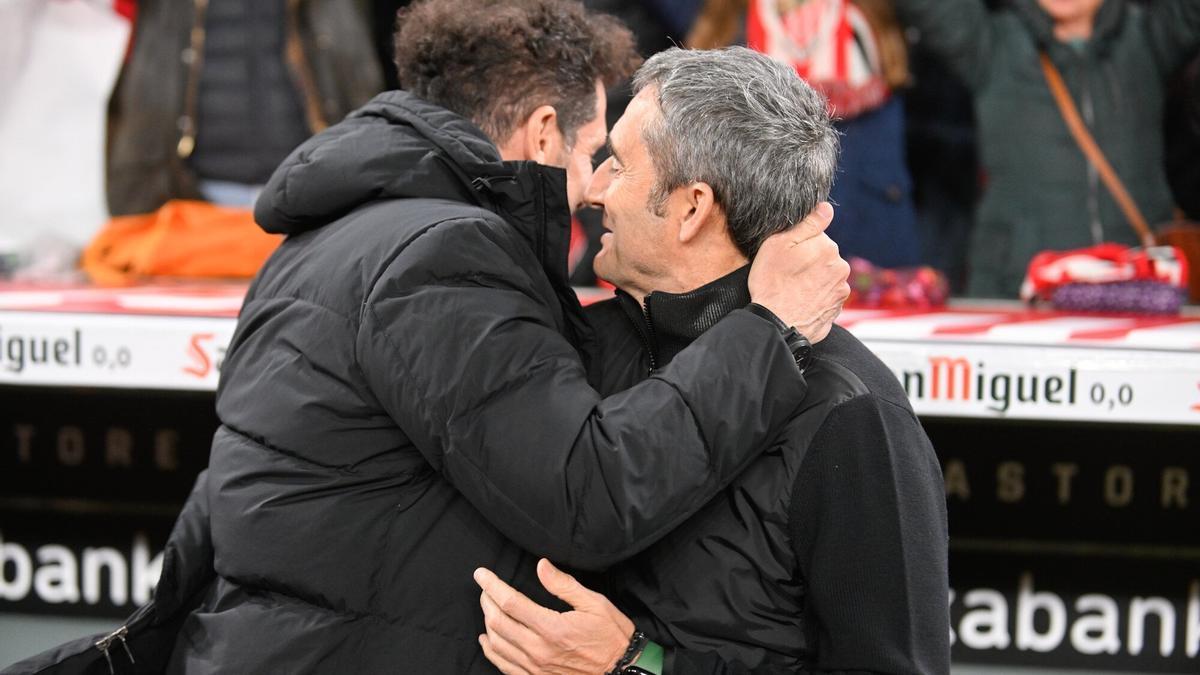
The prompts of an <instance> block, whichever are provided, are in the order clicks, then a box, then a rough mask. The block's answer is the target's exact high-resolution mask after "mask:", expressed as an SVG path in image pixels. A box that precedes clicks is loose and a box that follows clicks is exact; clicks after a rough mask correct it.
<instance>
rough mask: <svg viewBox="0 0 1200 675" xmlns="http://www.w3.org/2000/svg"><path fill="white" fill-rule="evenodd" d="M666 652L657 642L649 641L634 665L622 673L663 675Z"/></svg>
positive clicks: (627, 674) (634, 661)
mask: <svg viewBox="0 0 1200 675" xmlns="http://www.w3.org/2000/svg"><path fill="white" fill-rule="evenodd" d="M665 656H666V651H665V650H664V649H663V646H662V645H660V644H658V643H657V642H654V641H651V640H647V641H646V645H645V646H644V647H642V651H641V652H639V653H638V655H637V658H635V659H634V660H633V663H631V664H629V666H627V667H626V668H625V670H624V671H622V672H623V673H624V674H625V675H663V673H664V672H666V671H665V670H664V659H665Z"/></svg>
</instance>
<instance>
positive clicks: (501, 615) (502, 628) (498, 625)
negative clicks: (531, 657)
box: [479, 591, 541, 645]
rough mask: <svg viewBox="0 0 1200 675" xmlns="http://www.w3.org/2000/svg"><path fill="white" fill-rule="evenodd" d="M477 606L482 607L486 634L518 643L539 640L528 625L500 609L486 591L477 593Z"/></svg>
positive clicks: (526, 643) (530, 642)
mask: <svg viewBox="0 0 1200 675" xmlns="http://www.w3.org/2000/svg"><path fill="white" fill-rule="evenodd" d="M479 606H480V607H482V608H483V623H484V625H485V626H487V631H488V635H492V636H498V637H500V638H503V639H504V640H505V641H507V642H510V643H515V644H519V645H521V644H523V645H529V644H534V643H536V642H537V641H540V640H541V638H540V637H538V635H537V634H535V633H534V632H533V631H532V630H530V629H529V627H528V626H526V625H525V624H522V623H520V622H518V621H516V620H514V619H513V618H512V617H511V616H509V615H508V614H506V613H505V612H504V610H502V609H500V606H499V605H497V604H496V602H495V600H493V599H492V597H491V596H489V595H488V594H487V592H486V591H485V592H483V593H481V594H480V595H479Z"/></svg>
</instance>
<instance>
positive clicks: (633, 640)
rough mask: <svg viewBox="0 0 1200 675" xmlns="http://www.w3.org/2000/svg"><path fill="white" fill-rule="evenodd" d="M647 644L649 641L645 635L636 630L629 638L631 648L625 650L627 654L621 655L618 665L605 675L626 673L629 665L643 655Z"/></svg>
mask: <svg viewBox="0 0 1200 675" xmlns="http://www.w3.org/2000/svg"><path fill="white" fill-rule="evenodd" d="M647 642H649V641H648V640H647V639H646V634H645V633H643V632H642V631H640V630H634V631H633V635H631V636H630V637H629V646H627V647H626V648H625V653H624V654H622V655H621V658H619V659H617V663H616V665H614V666H613V667H612V668H611V669H610V670H609V671H608V672H607V673H605V674H604V675H621V673H624V672H626V669H627V668H628V667H629V665H630V664H631V663H633V662H634V661H635V660H636V659H637V658H638V657H639V656H640V655H641V653H642V650H643V649H644V648H645V647H646V643H647Z"/></svg>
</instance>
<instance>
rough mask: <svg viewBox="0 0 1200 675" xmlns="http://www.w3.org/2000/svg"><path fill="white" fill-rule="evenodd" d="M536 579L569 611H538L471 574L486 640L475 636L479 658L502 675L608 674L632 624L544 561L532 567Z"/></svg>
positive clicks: (491, 578)
mask: <svg viewBox="0 0 1200 675" xmlns="http://www.w3.org/2000/svg"><path fill="white" fill-rule="evenodd" d="M537 573H538V579H540V580H541V582H542V585H543V586H545V587H546V590H547V591H550V592H551V593H553V594H554V595H555V596H557V597H558V598H560V599H562V600H563V601H564V602H566V603H567V604H568V605H570V606H571V607H572V610H571V611H569V612H556V611H554V610H552V609H549V608H546V607H542V606H541V605H539V604H537V603H536V602H534V601H532V600H530V599H529V598H528V597H527V596H525V595H524V594H522V593H521V592H519V591H517V590H516V589H515V588H513V587H512V586H509V585H508V584H506V583H504V582H503V581H501V580H500V578H499V577H497V576H496V575H495V574H493V573H492V572H491V571H490V570H486V569H484V568H479V569H477V570H475V575H474V576H475V583H477V584H479V587H480V588H482V589H483V593H482V594H481V595H480V596H479V604H480V606H481V607H483V618H484V624H485V625H486V626H487V634H485V635H480V636H479V644H480V645H481V646H482V647H483V653H484V655H485V656H487V658H488V660H489V661H491V662H492V665H494V666H496V667H497V668H499V669H500V671H501V672H503V673H505V675H526V674H529V675H533V674H535V673H554V674H555V675H585V674H591V675H594V674H595V673H606V672H608V671H609V670H611V669H612V668H613V666H615V665H616V663H617V661H618V660H619V659H620V658H621V656H622V655H623V654H624V653H625V649H626V648H627V647H628V646H629V639H630V637H631V636H632V635H633V622H632V621H630V620H629V617H627V616H625V615H624V614H622V613H621V610H619V609H617V608H616V607H615V606H614V605H613V604H612V603H611V602H609V601H608V599H607V598H605V597H604V596H603V595H600V594H599V593H595V592H593V591H591V590H588V589H587V588H585V587H584V586H583V584H580V583H579V582H578V581H576V580H575V578H574V577H572V576H571V575H569V574H567V573H565V572H562V571H560V570H559V569H558V568H556V567H555V566H554V565H552V564H550V561H549V560H545V559H542V560H540V561H538V566H537Z"/></svg>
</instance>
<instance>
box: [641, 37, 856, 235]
mask: <svg viewBox="0 0 1200 675" xmlns="http://www.w3.org/2000/svg"><path fill="white" fill-rule="evenodd" d="M633 87H634V93H635V94H636V93H638V92H640V91H642V90H643V89H648V88H654V89H656V93H657V100H658V106H659V108H660V109H661V110H662V117H661V119H652V121H648V122H647V123H646V125H645V126H644V128H643V129H642V135H643V138H644V139H645V142H646V147H647V150H648V151H649V154H650V157H651V159H652V161H653V163H654V168H655V170H656V171H657V172H658V183H657V185H656V186H655V188H654V190H652V191H651V198H650V199H651V209H652V210H654V211H655V212H656V213H659V214H661V212H662V208H663V205H664V204H665V202H666V198H667V195H668V194H670V193H671V191H673V190H675V189H676V188H678V187H681V186H684V185H688V184H690V183H695V182H703V183H707V184H708V185H709V186H711V187H712V189H713V194H714V198H715V200H716V202H717V203H718V204H720V206H721V207H722V208H723V209H724V210H725V215H726V218H727V219H728V223H729V231H730V234H731V235H732V236H733V240H734V242H735V243H736V244H737V246H738V248H739V249H740V250H741V251H742V253H744V254H745V255H746V256H747V257H750V258H753V257H754V254H755V253H757V252H758V247H759V246H760V245H761V244H762V242H763V240H764V239H766V238H767V237H769V236H770V235H772V234H774V233H776V232H780V231H783V230H785V229H787V228H788V227H790V226H791V225H792V224H794V223H797V222H799V221H800V219H801V218H803V217H804V216H805V215H807V214H808V213H809V212H810V211H812V210H813V209H814V208H816V205H817V203H818V202H821V201H823V200H825V199H828V197H829V188H830V186H831V185H832V183H833V174H834V171H835V170H836V167H837V154H838V134H837V131H836V130H835V129H834V128H833V123H832V120H831V119H830V114H829V109H828V105H827V103H826V101H825V97H824V96H822V95H821V94H819V93H817V92H816V91H815V90H814V89H813V88H812V87H810V86H809V85H808V84H807V83H806V82H804V80H802V79H800V76H799V75H797V74H796V71H795V69H794V68H792V67H790V66H787V65H784V64H783V63H780V62H778V61H775V60H774V59H771V58H769V57H767V56H764V55H762V54H760V53H758V52H755V51H752V50H749V49H746V48H744V47H729V48H726V49H718V50H704V51H700V50H684V49H678V48H672V49H668V50H667V51H664V52H660V53H658V54H656V55H654V56H652V57H651V58H650V59H649V60H648V61H646V63H645V64H643V65H642V67H641V68H640V69H639V70H638V71H637V74H635V75H634V80H633Z"/></svg>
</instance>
